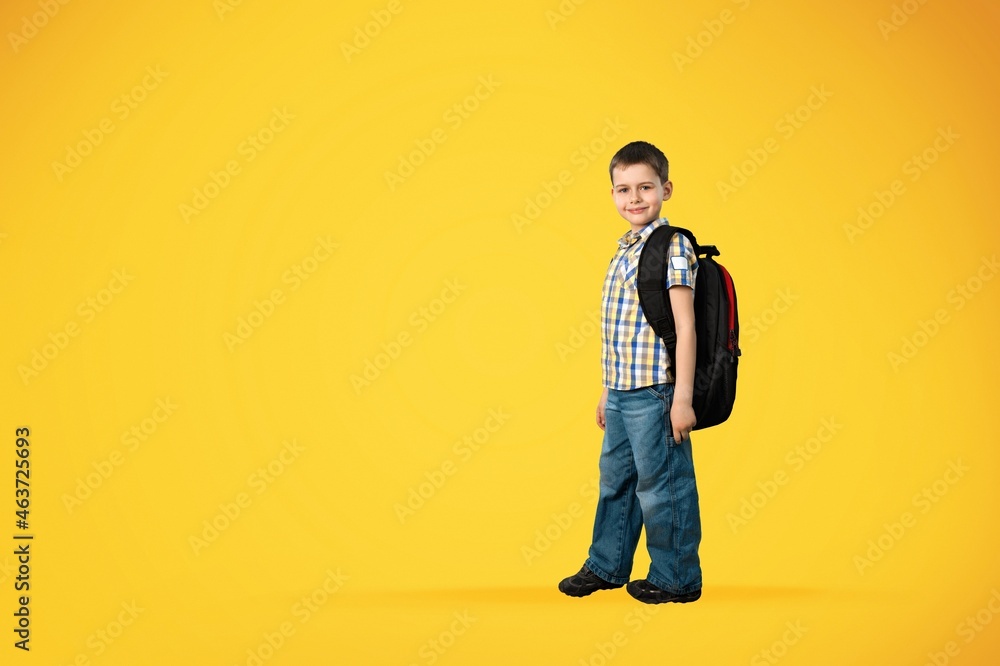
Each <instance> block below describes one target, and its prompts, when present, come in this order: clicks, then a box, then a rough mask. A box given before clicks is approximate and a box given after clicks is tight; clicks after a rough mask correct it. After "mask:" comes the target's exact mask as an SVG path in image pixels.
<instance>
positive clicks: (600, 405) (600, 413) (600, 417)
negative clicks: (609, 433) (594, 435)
mask: <svg viewBox="0 0 1000 666" xmlns="http://www.w3.org/2000/svg"><path fill="white" fill-rule="evenodd" d="M607 404H608V387H607V386H605V387H604V390H603V391H601V398H600V400H598V401H597V427H598V428H600V429H601V430H604V426H606V425H607V421H606V420H605V418H604V413H605V405H607Z"/></svg>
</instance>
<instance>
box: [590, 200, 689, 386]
mask: <svg viewBox="0 0 1000 666" xmlns="http://www.w3.org/2000/svg"><path fill="white" fill-rule="evenodd" d="M664 224H667V219H666V218H663V217H661V218H660V219H658V220H654V221H653V222H651V223H650V224H648V225H646V226H645V227H644V228H643V229H642V230H641V231H639V232H638V233H637V232H635V231H629V232H628V233H627V234H625V235H624V236H622V237H621V238H620V239H619V240H618V251H617V252H615V255H614V257H612V258H611V263H610V264H609V265H608V274H607V276H606V277H605V278H604V289H603V292H602V299H601V359H602V362H603V381H604V386H606V387H608V388H612V389H617V390H623V391H624V390H630V389H636V388H641V387H643V386H653V385H654V384H666V383H669V382H673V381H674V377H673V372H672V371H671V369H670V367H669V366H670V359H669V357H668V356H667V348H666V346H665V345H664V344H663V340H661V339H660V338H658V337H657V335H656V334H655V333H654V332H653V329H652V328H650V326H649V324H648V323H647V322H646V318H645V317H644V316H643V314H642V307H641V306H640V305H639V295H638V292H637V291H636V277H637V272H638V267H639V253H640V252H642V248H643V246H644V245H645V244H646V239H647V238H648V237H649V234H651V233H652V232H653V229H655V228H657V227H659V226H662V225H664ZM666 260H667V288H670V287H673V286H679V285H683V286H687V287H691V288H692V289H694V285H695V278H696V277H697V274H698V257H697V255H695V253H694V248H693V247H692V246H691V241H689V240H688V239H687V237H686V236H684V235H683V234H674V236H673V238H672V239H671V240H670V247H669V248H668V250H667V259H666Z"/></svg>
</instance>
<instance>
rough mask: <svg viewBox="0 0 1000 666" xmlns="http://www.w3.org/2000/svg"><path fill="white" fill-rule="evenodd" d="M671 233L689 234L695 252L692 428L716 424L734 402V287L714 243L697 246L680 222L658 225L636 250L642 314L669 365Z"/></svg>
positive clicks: (672, 350) (672, 339) (672, 344)
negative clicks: (638, 249) (673, 225)
mask: <svg viewBox="0 0 1000 666" xmlns="http://www.w3.org/2000/svg"><path fill="white" fill-rule="evenodd" d="M675 233H681V234H684V235H685V236H687V238H688V240H690V241H691V245H692V246H694V251H695V255H696V256H697V257H698V277H697V281H696V285H695V290H694V321H695V333H696V336H697V340H698V343H697V359H696V361H695V370H694V397H693V399H692V401H691V406H692V408H693V409H694V415H695V418H696V419H697V422H696V423H695V426H694V428H693V429H694V430H700V429H702V428H708V427H711V426H714V425H718V424H720V423H722V422H723V421H725V420H726V419H728V418H729V415H730V414H731V413H732V411H733V404H734V403H735V402H736V368H737V365H738V363H739V357H740V353H741V352H740V345H739V342H740V320H739V315H738V313H737V310H736V288H735V287H734V286H733V278H732V277H731V276H730V275H729V271H727V270H726V268H725V267H724V266H723V265H722V264H720V263H718V262H717V261H715V257H717V256H719V254H720V253H719V250H718V249H717V248H716V247H715V246H714V245H699V244H698V241H697V240H696V239H695V237H694V234H693V233H691V232H690V231H689V230H687V229H683V228H681V227H672V226H669V225H664V226H662V227H657V228H656V229H654V230H653V232H652V233H651V234H650V235H649V237H648V238H647V239H646V244H645V245H644V246H643V248H642V252H641V253H640V255H639V267H638V276H637V278H636V280H637V289H638V293H639V305H640V306H641V307H642V313H643V315H644V316H645V317H646V321H647V322H649V325H650V327H652V329H653V332H654V333H656V335H658V336H659V337H660V338H661V339H662V340H663V342H664V344H665V345H666V347H667V354H668V355H669V357H670V367H672V368H673V367H676V364H675V362H674V360H675V355H676V351H677V335H676V333H675V332H674V313H673V311H672V310H671V308H670V298H669V296H668V295H667V260H668V257H667V249H668V248H669V247H670V239H671V238H673V235H674V234H675Z"/></svg>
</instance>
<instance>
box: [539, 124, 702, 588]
mask: <svg viewBox="0 0 1000 666" xmlns="http://www.w3.org/2000/svg"><path fill="white" fill-rule="evenodd" d="M668 166H669V165H668V162H667V158H666V156H665V155H664V154H663V152H662V151H660V150H659V149H658V148H657V147H656V146H653V145H652V144H649V143H646V142H645V141H635V142H632V143H630V144H628V145H627V146H625V147H623V148H622V149H621V150H619V151H618V152H617V153H616V154H615V156H614V157H613V158H612V160H611V165H610V169H609V171H610V173H611V184H612V188H611V194H612V196H613V198H614V202H615V206H616V207H617V209H618V213H619V214H620V215H621V216H622V217H623V218H625V220H626V221H627V222H628V223H629V226H630V227H631V228H630V230H629V231H628V233H626V234H625V235H624V236H622V237H621V238H620V239H619V240H618V250H617V251H616V252H615V255H614V257H612V259H611V263H610V265H609V266H608V273H607V276H606V277H605V279H604V289H603V294H602V306H601V357H602V361H603V384H604V391H603V392H602V393H601V398H600V401H599V402H598V404H597V425H598V426H599V427H600V428H601V429H602V430H603V431H604V440H603V443H602V445H601V457H600V470H601V483H600V495H599V497H598V501H597V513H596V516H595V518H594V536H593V541H592V543H591V546H590V552H589V557H588V558H587V560H586V562H585V563H584V565H583V568H582V569H580V571H579V573H576V574H574V575H573V576H570V577H569V578H566V579H564V580H563V581H562V582H560V583H559V589H560V591H562V592H563V593H565V594H568V595H570V596H573V597H583V596H586V595H588V594H591V593H592V592H596V591H597V590H606V589H612V588H618V587H621V586H622V585H625V584H626V583H628V586H627V588H626V589H627V591H628V593H629V594H631V595H632V596H633V597H635V598H636V599H638V600H639V601H643V602H646V603H652V604H657V603H664V602H670V601H673V602H681V603H683V602H689V601H695V600H696V599H698V598H699V597H700V596H701V582H702V581H701V564H700V561H699V558H698V545H699V543H700V542H701V519H700V514H699V510H698V490H697V487H696V485H695V476H694V462H693V460H692V457H691V438H690V432H691V429H692V427H694V425H695V414H694V410H693V409H692V408H691V399H692V392H693V386H694V366H695V351H696V339H695V328H694V288H695V278H696V276H697V271H698V259H697V256H696V255H695V253H694V248H693V247H692V246H691V243H690V241H689V240H688V239H687V238H686V237H685V236H684V235H683V234H674V236H673V239H672V240H671V242H670V246H669V248H668V252H667V256H666V261H667V262H668V269H667V288H668V291H667V294H668V295H669V297H670V305H671V308H672V310H673V315H674V322H675V328H676V333H677V350H676V367H670V360H669V358H668V355H667V350H666V347H665V345H664V343H663V341H662V340H661V339H660V338H659V337H657V335H656V334H655V333H654V332H653V330H652V328H650V326H649V324H648V323H647V322H646V320H645V318H644V316H643V314H642V310H641V308H640V306H639V299H638V294H637V292H636V275H637V267H638V262H639V254H640V252H642V248H643V246H644V245H645V241H646V239H647V238H648V237H649V235H650V233H652V231H653V229H655V228H656V227H659V226H661V225H664V224H667V220H666V218H661V217H660V208H661V207H662V205H663V202H664V201H666V200H667V199H669V198H670V195H671V193H672V191H673V184H672V183H671V182H670V180H669V179H668ZM643 526H645V528H646V547H647V549H648V551H649V557H650V560H651V562H650V567H649V574H648V575H647V576H646V578H644V579H640V580H633V581H631V582H629V578H630V575H631V573H632V559H633V556H634V554H635V549H636V546H637V544H638V542H639V532H640V531H641V529H642V527H643Z"/></svg>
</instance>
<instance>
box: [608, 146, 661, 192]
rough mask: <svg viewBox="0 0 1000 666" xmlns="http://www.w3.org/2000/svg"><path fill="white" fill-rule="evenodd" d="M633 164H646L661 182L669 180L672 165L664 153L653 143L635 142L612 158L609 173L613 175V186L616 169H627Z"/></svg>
mask: <svg viewBox="0 0 1000 666" xmlns="http://www.w3.org/2000/svg"><path fill="white" fill-rule="evenodd" d="M633 164H645V165H647V166H649V168H651V169H652V170H653V171H655V172H656V174H657V175H658V176H659V177H660V182H661V183H665V182H667V180H669V178H668V175H669V171H670V163H669V162H668V161H667V156H666V155H664V154H663V151H662V150H660V149H659V148H657V147H656V146H654V145H653V144H651V143H647V142H645V141H633V142H632V143H630V144H628V145H626V146H624V147H622V148H621V149H620V150H619V151H618V152H617V153H615V156H614V157H612V158H611V166H610V167H608V173H609V174H610V175H611V184H612V185H614V184H615V168H616V167H627V166H631V165H633Z"/></svg>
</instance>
